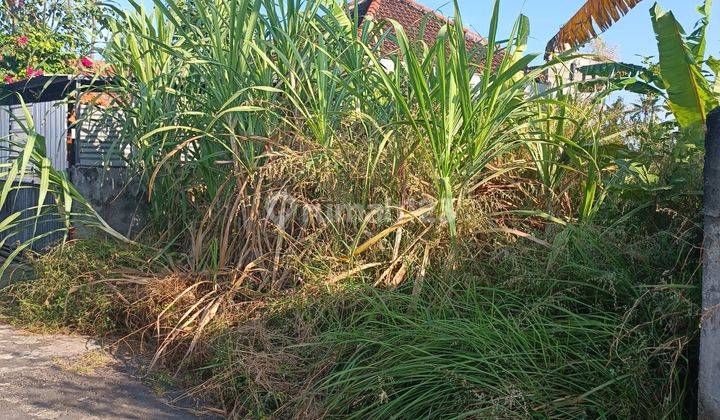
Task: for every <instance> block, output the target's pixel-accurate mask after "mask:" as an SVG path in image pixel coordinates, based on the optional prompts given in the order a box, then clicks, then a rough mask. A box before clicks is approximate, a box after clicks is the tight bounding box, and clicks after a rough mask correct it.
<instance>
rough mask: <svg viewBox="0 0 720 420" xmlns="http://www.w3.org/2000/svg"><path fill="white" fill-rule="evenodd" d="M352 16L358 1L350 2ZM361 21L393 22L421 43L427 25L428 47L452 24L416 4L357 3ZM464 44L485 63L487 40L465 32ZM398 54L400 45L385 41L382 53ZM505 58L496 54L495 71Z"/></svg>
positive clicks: (405, 0)
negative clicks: (444, 26)
mask: <svg viewBox="0 0 720 420" xmlns="http://www.w3.org/2000/svg"><path fill="white" fill-rule="evenodd" d="M349 6H350V10H351V12H352V11H354V7H355V1H351V2H350V4H349ZM357 10H358V21H359V23H360V24H362V23H363V22H364V21H365V20H366V19H372V20H375V21H382V20H386V19H392V20H395V21H397V22H398V23H400V25H402V27H403V28H404V29H405V33H406V34H407V36H408V38H409V39H410V40H415V41H417V40H420V35H421V34H420V32H421V26H422V25H423V23H424V24H425V29H424V33H423V36H422V40H423V41H425V42H426V43H427V44H433V43H434V42H435V40H436V39H437V36H438V33H439V32H440V29H441V28H442V26H443V25H445V24H447V23H448V22H452V20H451V19H448V18H447V17H445V16H443V15H441V14H440V13H438V12H437V11H435V10H432V9H430V8H429V7H427V6H424V5H422V4H420V3H417V2H415V1H413V0H357ZM464 32H465V43H466V45H467V49H468V51H469V52H470V53H471V54H472V55H473V56H474V57H477V61H480V62H482V61H484V60H483V59H484V56H485V53H484V52H485V51H486V49H487V40H486V39H485V38H483V37H482V36H480V35H479V34H478V33H477V32H475V31H472V30H470V29H468V28H464ZM395 50H397V45H396V44H395V43H394V42H392V41H389V40H386V41H385V42H384V44H383V46H382V52H383V53H384V54H388V53H391V52H394V51H395ZM501 60H502V54H496V56H495V57H494V59H493V64H494V66H495V67H497V66H499V65H500V61H501Z"/></svg>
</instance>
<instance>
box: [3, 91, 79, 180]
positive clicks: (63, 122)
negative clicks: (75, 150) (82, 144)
mask: <svg viewBox="0 0 720 420" xmlns="http://www.w3.org/2000/svg"><path fill="white" fill-rule="evenodd" d="M26 108H27V111H28V113H29V114H30V116H31V118H32V120H33V122H34V124H35V130H36V131H37V132H38V134H40V135H42V136H43V137H45V150H46V152H47V156H48V158H50V161H51V162H52V165H53V168H55V169H57V170H60V171H63V170H66V169H67V168H68V161H67V130H68V128H67V113H68V107H67V104H66V103H64V102H62V101H56V102H39V103H34V104H28V105H26ZM0 120H1V122H0V162H2V163H8V162H10V161H11V160H12V159H14V158H15V157H17V155H18V153H19V148H18V146H16V145H21V144H23V143H24V142H25V139H27V134H26V133H25V129H26V127H27V125H28V121H27V118H26V115H25V110H23V108H22V106H20V105H12V106H10V107H0ZM2 127H5V128H4V130H5V131H2V130H3V128H2Z"/></svg>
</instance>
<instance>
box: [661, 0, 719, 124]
mask: <svg viewBox="0 0 720 420" xmlns="http://www.w3.org/2000/svg"><path fill="white" fill-rule="evenodd" d="M709 8H710V2H708V3H707V5H706V8H705V9H701V10H706V9H707V11H709ZM651 17H652V22H653V29H654V30H655V34H656V36H657V41H658V52H659V55H660V57H659V60H660V75H661V76H662V78H663V81H664V83H665V86H666V87H667V96H668V106H669V107H670V109H671V110H672V111H673V113H674V114H675V117H676V118H677V121H678V124H680V126H681V127H683V128H688V129H692V128H696V129H697V127H698V126H702V124H703V123H704V122H705V116H706V114H707V113H708V112H709V111H710V110H711V109H713V108H714V107H715V106H717V98H715V96H714V95H713V93H712V90H711V89H710V86H709V84H708V81H707V79H706V78H705V77H704V75H703V74H702V71H701V65H702V61H703V60H704V58H705V57H704V54H702V53H704V50H705V48H704V47H703V45H704V43H705V30H704V27H705V26H707V20H708V19H709V15H707V14H706V15H705V16H704V19H705V20H704V22H705V23H703V24H701V25H700V29H699V31H698V32H696V33H695V34H696V35H695V38H697V39H696V41H695V46H693V45H692V44H689V43H688V41H687V40H686V37H685V32H684V30H683V28H682V26H680V23H678V21H677V20H676V19H675V16H674V15H673V14H672V12H664V11H663V10H662V9H661V8H660V6H658V5H657V4H656V5H655V6H654V7H653V8H652V9H651Z"/></svg>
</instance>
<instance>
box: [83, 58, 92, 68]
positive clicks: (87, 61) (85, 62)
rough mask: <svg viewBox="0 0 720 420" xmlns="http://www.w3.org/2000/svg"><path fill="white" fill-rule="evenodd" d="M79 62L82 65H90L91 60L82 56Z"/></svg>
mask: <svg viewBox="0 0 720 420" xmlns="http://www.w3.org/2000/svg"><path fill="white" fill-rule="evenodd" d="M80 64H82V66H83V67H92V66H93V64H94V63H93V61H92V60H91V59H89V58H87V57H83V58H81V59H80Z"/></svg>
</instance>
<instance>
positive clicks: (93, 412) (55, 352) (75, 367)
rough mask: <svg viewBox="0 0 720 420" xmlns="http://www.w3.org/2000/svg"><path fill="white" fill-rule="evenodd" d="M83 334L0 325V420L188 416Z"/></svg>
mask: <svg viewBox="0 0 720 420" xmlns="http://www.w3.org/2000/svg"><path fill="white" fill-rule="evenodd" d="M194 418H197V417H196V416H195V415H193V414H191V413H190V412H189V411H186V410H183V409H180V408H176V407H172V406H170V405H169V404H168V403H167V401H166V400H165V399H164V398H163V397H162V396H160V395H158V394H157V393H156V392H154V391H153V390H151V389H150V388H148V387H147V386H146V385H145V384H143V383H142V382H141V381H140V380H139V379H137V378H136V377H134V375H133V374H132V371H131V370H129V369H128V368H127V367H125V366H123V364H122V363H120V362H119V361H118V360H117V359H115V358H114V357H112V356H110V355H108V354H107V353H105V352H104V351H103V350H102V349H101V347H100V345H99V344H98V343H97V342H95V341H93V340H89V339H87V338H83V337H76V336H62V335H35V334H29V333H25V332H21V331H18V330H16V329H14V328H11V327H8V326H5V325H0V419H3V420H5V419H13V420H14V419H194Z"/></svg>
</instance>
